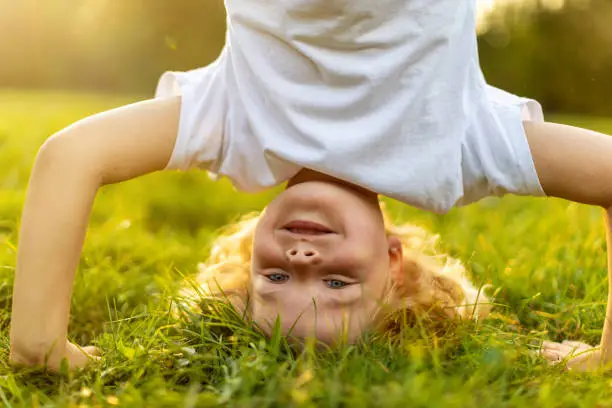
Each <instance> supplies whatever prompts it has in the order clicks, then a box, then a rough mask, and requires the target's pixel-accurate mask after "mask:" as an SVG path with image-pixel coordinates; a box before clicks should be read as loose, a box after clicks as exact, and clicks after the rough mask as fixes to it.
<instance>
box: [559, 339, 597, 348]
mask: <svg viewBox="0 0 612 408" xmlns="http://www.w3.org/2000/svg"><path fill="white" fill-rule="evenodd" d="M561 344H566V345H568V346H571V347H576V348H578V349H586V348H591V346H590V345H588V344H586V343H583V342H581V341H571V340H563V342H562V343H561Z"/></svg>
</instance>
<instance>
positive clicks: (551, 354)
mask: <svg viewBox="0 0 612 408" xmlns="http://www.w3.org/2000/svg"><path fill="white" fill-rule="evenodd" d="M525 130H526V133H527V139H528V141H529V145H530V147H531V151H532V154H533V158H534V162H535V165H536V170H537V172H538V176H539V178H540V182H541V184H542V187H543V188H544V191H545V192H546V194H548V195H550V196H554V197H559V198H564V199H568V200H571V201H576V202H579V203H584V204H590V205H597V206H600V207H602V208H604V209H605V210H606V211H607V216H606V217H605V219H606V237H607V245H608V246H607V248H608V286H609V289H608V306H607V309H606V317H605V321H604V327H603V332H602V337H601V342H600V345H599V348H597V349H590V350H587V348H586V347H585V346H586V345H584V344H581V343H576V342H567V343H564V344H557V343H550V342H547V343H545V344H544V346H543V354H544V356H545V357H547V358H549V359H552V360H554V359H555V358H558V357H560V358H561V359H563V358H565V357H566V356H568V355H571V354H572V353H573V352H574V350H576V352H577V353H581V352H585V351H586V352H585V353H582V354H581V355H578V356H577V357H575V358H573V359H570V360H569V361H568V362H567V365H568V367H569V368H572V369H577V370H581V371H587V370H595V369H598V368H600V367H601V365H602V364H606V365H607V364H608V363H610V362H611V361H612V229H611V225H612V222H611V220H612V137H609V136H605V135H602V134H600V133H596V132H593V131H589V130H584V129H580V128H575V127H571V126H565V125H557V124H552V123H525Z"/></svg>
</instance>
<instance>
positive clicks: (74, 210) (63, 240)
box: [11, 142, 100, 363]
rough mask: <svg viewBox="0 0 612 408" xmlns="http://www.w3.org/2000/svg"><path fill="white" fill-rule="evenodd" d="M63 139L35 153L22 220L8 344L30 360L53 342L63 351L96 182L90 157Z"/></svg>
mask: <svg viewBox="0 0 612 408" xmlns="http://www.w3.org/2000/svg"><path fill="white" fill-rule="evenodd" d="M65 145H66V144H65V143H64V144H63V145H62V143H61V142H60V143H55V144H54V143H49V144H48V145H47V146H45V148H43V149H42V150H41V152H40V153H39V156H38V158H37V161H36V164H35V166H34V169H33V173H32V176H31V179H30V186H29V189H28V195H27V198H26V203H25V207H24V212H23V218H22V222H21V231H20V239H19V251H18V256H17V272H16V275H15V286H14V294H13V311H12V322H11V348H12V350H13V352H14V353H17V354H19V356H20V358H25V359H28V360H29V359H35V360H37V359H41V358H44V356H45V354H47V353H48V352H49V351H50V349H51V348H52V347H53V348H54V349H53V354H56V353H59V354H60V355H61V353H62V351H63V350H62V347H64V346H65V343H66V334H67V327H68V319H69V314H70V296H71V292H72V285H73V281H74V275H75V271H76V267H77V264H78V261H79V256H80V252H81V247H82V244H83V240H84V235H85V231H86V227H87V221H88V218H89V213H90V211H91V207H92V204H93V201H94V197H95V194H96V191H97V190H98V187H99V186H100V178H99V174H96V171H95V169H94V167H93V166H91V165H90V164H89V163H86V162H87V159H88V158H87V157H83V156H82V155H81V156H75V154H77V153H78V152H76V151H75V152H74V154H71V152H70V151H67V150H66V147H65ZM28 362H30V361H28ZM31 362H35V363H40V362H41V361H31Z"/></svg>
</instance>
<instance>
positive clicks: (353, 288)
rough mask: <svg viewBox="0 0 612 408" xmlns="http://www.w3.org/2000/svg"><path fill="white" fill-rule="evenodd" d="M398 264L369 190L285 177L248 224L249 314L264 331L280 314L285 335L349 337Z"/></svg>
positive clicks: (366, 318)
mask: <svg viewBox="0 0 612 408" xmlns="http://www.w3.org/2000/svg"><path fill="white" fill-rule="evenodd" d="M400 265H401V244H400V242H399V240H397V239H395V238H389V237H387V236H386V234H385V228H384V223H383V218H382V214H381V211H380V207H379V205H378V200H377V198H376V196H375V195H372V194H365V193H364V192H361V191H359V190H355V189H354V188H352V187H350V186H347V185H344V184H342V183H341V182H332V181H327V180H326V181H308V182H303V183H300V184H296V185H293V186H291V187H290V188H288V189H287V190H286V191H285V192H283V193H281V194H280V195H279V196H277V198H276V199H275V200H274V201H273V202H272V203H270V205H269V206H268V207H267V208H266V211H265V212H264V214H263V216H262V218H261V220H260V221H259V224H258V226H257V228H256V231H255V237H254V243H253V259H252V268H251V274H252V276H251V293H252V315H253V318H254V320H255V321H256V322H257V323H258V324H259V325H260V326H261V327H262V328H263V329H264V330H266V331H268V333H269V332H270V331H271V330H272V327H273V326H274V324H275V322H276V320H277V318H280V324H281V326H282V329H283V333H284V334H286V335H287V334H289V335H290V336H291V337H294V336H295V337H299V338H306V337H316V338H317V339H318V340H320V341H323V342H325V343H328V344H333V343H335V342H336V341H338V340H340V339H344V340H346V341H348V342H354V341H355V340H356V339H357V338H358V337H359V336H360V335H361V333H362V332H363V331H364V330H366V329H367V328H368V327H369V326H370V323H371V319H372V316H373V315H374V314H375V312H376V310H377V308H378V306H379V305H380V300H381V298H382V297H383V295H384V293H385V290H386V288H388V286H389V284H390V281H391V280H392V279H393V276H394V274H397V273H401V271H400V269H401V266H400Z"/></svg>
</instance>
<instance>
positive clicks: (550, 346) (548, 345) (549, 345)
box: [542, 341, 567, 351]
mask: <svg viewBox="0 0 612 408" xmlns="http://www.w3.org/2000/svg"><path fill="white" fill-rule="evenodd" d="M542 348H543V349H546V350H558V351H562V350H566V349H567V347H566V346H564V345H563V344H561V343H555V342H554V341H543V342H542Z"/></svg>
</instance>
